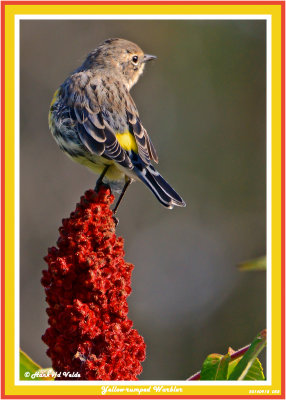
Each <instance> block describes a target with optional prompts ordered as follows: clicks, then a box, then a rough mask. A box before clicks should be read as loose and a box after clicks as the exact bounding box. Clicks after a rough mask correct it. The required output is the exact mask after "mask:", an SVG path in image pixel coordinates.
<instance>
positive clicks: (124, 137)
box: [116, 132, 138, 153]
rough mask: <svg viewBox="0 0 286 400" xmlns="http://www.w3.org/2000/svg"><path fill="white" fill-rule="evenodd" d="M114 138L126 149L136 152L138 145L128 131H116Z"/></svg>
mask: <svg viewBox="0 0 286 400" xmlns="http://www.w3.org/2000/svg"><path fill="white" fill-rule="evenodd" d="M116 139H117V140H118V142H119V144H120V146H121V147H122V148H123V149H124V150H126V151H131V150H133V151H134V152H135V153H138V147H137V143H136V140H135V137H134V136H133V135H132V133H130V132H124V133H116Z"/></svg>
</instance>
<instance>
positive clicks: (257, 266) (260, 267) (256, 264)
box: [238, 256, 266, 271]
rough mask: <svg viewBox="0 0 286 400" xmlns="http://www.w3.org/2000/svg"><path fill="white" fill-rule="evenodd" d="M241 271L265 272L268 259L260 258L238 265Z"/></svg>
mask: <svg viewBox="0 0 286 400" xmlns="http://www.w3.org/2000/svg"><path fill="white" fill-rule="evenodd" d="M238 268H239V269H240V270H241V271H265V270H266V257H265V256H263V257H258V258H254V259H252V260H247V261H244V262H242V263H241V264H238Z"/></svg>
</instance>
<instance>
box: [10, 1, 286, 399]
mask: <svg viewBox="0 0 286 400" xmlns="http://www.w3.org/2000/svg"><path fill="white" fill-rule="evenodd" d="M47 3H48V2H41V3H40V2H34V3H33V2H25V1H23V2H8V1H7V2H2V22H5V28H3V24H2V29H3V30H4V32H5V65H4V66H5V114H4V116H5V128H6V129H5V148H4V149H5V221H6V224H5V248H4V249H5V277H4V285H5V332H4V333H5V335H4V337H5V342H4V343H3V342H2V345H4V350H5V363H4V362H2V367H4V368H2V374H3V369H4V370H5V373H4V376H3V375H2V377H3V383H4V386H2V398H33V397H35V398H51V397H52V396H55V397H56V398H69V399H70V398H81V399H82V398H94V397H95V396H96V397H97V398H98V396H101V395H102V390H101V386H103V384H99V385H98V384H97V385H96V384H95V383H94V382H90V383H89V384H88V385H83V384H82V383H81V382H79V383H78V385H72V386H71V385H70V384H69V383H64V384H63V385H60V386H58V385H55V384H54V382H48V381H47V382H41V385H39V384H38V383H39V382H32V385H16V384H15V368H19V366H18V365H14V359H15V345H14V332H15V322H14V314H15V312H14V311H15V300H14V299H15V296H14V295H15V273H14V265H15V259H14V254H15V253H14V252H15V243H14V239H15V238H14V234H15V231H14V222H15V219H14V218H15V215H14V213H15V209H14V206H15V187H14V184H15V181H14V176H15V175H14V173H15V168H14V161H15V158H14V157H15V151H14V144H15V138H14V129H15V114H14V113H15V86H14V85H15V75H14V73H15V58H14V55H15V25H14V24H15V16H16V15H19V14H20V15H32V14H36V15H43V16H44V15H61V14H65V15H66V14H69V15H78V14H96V15H99V14H104V15H108V14H112V15H115V14H118V15H120V14H124V15H125V14H131V15H133V14H138V15H140V14H144V15H148V14H149V15H156V14H160V15H161V14H166V15H177V14H181V15H182V14H186V15H187V14H192V15H195V14H200V15H203V14H208V15H222V14H224V15H228V14H229V15H270V16H271V20H272V43H271V48H272V85H271V88H272V140H271V141H272V179H271V180H272V195H271V199H272V200H271V201H272V238H271V241H272V278H271V282H272V283H271V286H272V288H271V289H272V290H271V293H272V312H271V316H272V321H271V325H272V335H271V349H272V354H271V356H272V382H271V385H266V384H265V385H264V384H261V385H260V384H259V386H258V385H253V384H252V383H251V382H249V384H247V385H241V384H239V383H236V382H234V383H233V385H232V386H226V385H224V384H223V383H219V384H217V385H210V384H209V385H204V386H198V385H196V384H195V383H193V382H187V381H186V383H182V382H181V381H178V384H177V385H176V387H177V388H180V389H181V391H180V392H162V391H161V392H160V393H158V392H156V390H155V389H154V386H155V385H156V382H155V381H154V384H151V385H150V384H149V383H148V384H146V383H145V382H144V381H138V382H137V383H136V386H134V384H132V385H131V383H129V382H126V383H125V384H124V387H126V388H134V387H138V388H144V387H146V388H147V387H150V386H151V390H150V391H148V392H145V393H144V392H142V393H141V394H140V397H142V398H143V397H144V398H145V397H146V398H148V397H149V398H154V397H156V396H158V395H161V396H162V395H164V397H167V396H168V397H169V396H170V398H171V397H172V396H178V395H179V396H178V397H177V398H191V397H194V398H198V397H201V398H223V397H224V396H225V397H226V398H235V397H236V398H241V397H243V396H244V397H245V398H252V397H262V398H266V397H269V398H284V397H283V396H284V386H285V381H283V380H282V374H283V371H284V366H283V362H284V356H283V354H282V353H281V351H282V349H283V345H282V344H283V343H284V342H283V340H284V338H283V336H284V331H283V333H282V331H281V329H282V326H281V312H282V310H283V309H282V308H281V304H282V299H283V296H284V293H283V292H282V291H281V273H282V269H281V267H284V266H282V265H281V262H282V259H281V254H282V253H281V251H284V249H282V248H281V195H282V191H281V190H282V189H281V165H282V164H281V163H282V161H283V163H284V160H281V129H282V126H281V117H282V115H281V94H282V93H281V76H283V75H281V72H282V73H283V70H282V69H281V68H282V67H281V61H282V59H281V48H282V47H281V45H282V43H281V38H282V33H283V30H284V27H283V26H282V24H284V19H283V14H284V4H283V3H284V2H282V1H280V2H267V3H263V2H260V3H259V2H256V3H255V2H252V3H251V2H245V3H243V2H237V3H235V2H232V3H231V2H226V3H224V4H221V2H220V3H219V2H217V3H216V2H213V3H206V2H205V3H203V2H201V3H198V2H197V4H191V2H189V3H184V4H183V3H182V2H180V3H177V4H166V3H165V4H164V3H159V2H158V3H157V4H154V3H152V4H151V3H149V4H146V3H147V2H144V3H143V2H142V4H140V3H137V4H135V3H130V4H126V2H125V4H119V3H113V4H111V3H108V2H106V3H105V4H103V2H101V4H94V3H92V2H91V3H89V4H88V3H87V2H82V3H81V4H75V3H72V2H66V3H60V2H54V4H51V2H50V4H47ZM2 33H3V31H2ZM2 51H3V49H2ZM2 57H3V53H2ZM2 66H3V64H2ZM2 110H3V108H2ZM2 116H3V115H2ZM2 126H3V125H2ZM2 134H3V132H2ZM282 134H283V132H282ZM2 143H3V142H2ZM2 232H3V231H2ZM3 267H4V266H3V265H2V268H3ZM2 277H3V275H2ZM2 287H3V286H2ZM284 291H285V288H284ZM2 310H3V309H2ZM281 346H282V347H281ZM2 356H3V355H2ZM25 383H27V382H25ZM217 383H218V382H217ZM105 386H106V385H105ZM109 386H110V387H112V386H114V387H115V386H118V387H122V386H121V384H120V383H116V385H109ZM171 386H173V387H174V385H169V383H168V381H166V384H165V385H164V389H168V388H169V389H170V388H171ZM253 390H256V393H253V392H251V391H253ZM260 390H262V392H259V391H260ZM120 395H121V396H118V392H114V393H110V392H109V393H108V394H106V395H105V396H103V397H107V396H108V397H114V398H116V397H117V398H120V397H121V398H126V397H130V398H131V397H133V396H134V392H133V393H132V392H131V393H130V392H128V391H127V390H126V391H124V392H122V393H120ZM185 396H186V397H185ZM135 397H137V398H138V395H137V396H135ZM173 398H175V397H173Z"/></svg>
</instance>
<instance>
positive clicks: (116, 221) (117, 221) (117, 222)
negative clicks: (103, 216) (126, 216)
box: [112, 214, 119, 226]
mask: <svg viewBox="0 0 286 400" xmlns="http://www.w3.org/2000/svg"><path fill="white" fill-rule="evenodd" d="M112 218H113V221H114V223H115V226H117V225H118V224H119V219H118V218H117V217H115V215H114V214H113V216H112Z"/></svg>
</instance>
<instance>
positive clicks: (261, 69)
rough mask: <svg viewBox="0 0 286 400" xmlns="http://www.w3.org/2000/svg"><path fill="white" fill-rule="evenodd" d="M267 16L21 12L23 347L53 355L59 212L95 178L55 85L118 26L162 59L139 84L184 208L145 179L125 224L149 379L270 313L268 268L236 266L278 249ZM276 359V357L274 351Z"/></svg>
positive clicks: (194, 359) (146, 116) (192, 365)
mask: <svg viewBox="0 0 286 400" xmlns="http://www.w3.org/2000/svg"><path fill="white" fill-rule="evenodd" d="M265 28H266V25H265V21H251V20H245V21H242V20H241V21H240V20H230V21H224V20H221V21H219V20H217V21H215V20H214V21H211V20H209V21H207V20H205V21H203V20H202V21H191V20H189V21H187V20H186V21H139V20H138V21H137V20H132V21H131V20H129V21H124V20H122V21H108V20H106V21H98V20H87V21H72V20H71V21H46V20H42V21H29V20H27V21H22V22H21V26H20V40H21V42H20V52H21V56H20V68H21V76H20V84H21V105H20V106H21V121H20V128H21V131H20V145H21V290H20V292H21V301H20V302H21V324H20V326H21V332H20V333H21V347H22V348H23V349H24V351H25V352H27V353H28V354H29V355H30V356H31V357H32V358H33V359H34V360H35V361H36V362H38V363H39V364H40V365H42V366H43V367H47V366H49V365H50V364H51V363H50V360H49V358H48V357H47V356H46V354H45V351H46V349H47V348H46V346H45V345H44V344H43V342H42V341H41V335H42V334H43V333H44V332H45V329H46V328H47V315H46V312H45V308H46V306H47V305H46V303H45V295H44V289H43V287H42V286H41V284H40V279H41V271H42V269H45V268H46V264H45V262H44V261H43V257H44V256H45V255H46V254H47V248H48V247H49V246H52V245H55V243H56V240H57V238H58V231H57V230H58V227H59V226H60V225H61V219H62V218H64V217H67V216H68V215H69V214H70V212H71V211H73V210H74V208H75V204H76V202H77V201H78V200H79V198H80V196H81V195H82V194H83V193H84V191H85V190H87V189H89V188H93V187H94V186H95V182H96V176H95V175H93V174H92V173H91V172H89V170H87V169H86V168H84V167H82V166H80V165H78V164H75V163H73V162H72V161H71V160H70V159H68V158H67V157H66V156H65V155H64V154H63V153H62V152H61V151H60V150H59V148H58V147H57V145H56V143H55V142H54V139H53V138H52V136H51V134H50V133H49V130H48V123H47V114H48V108H49V103H50V101H51V98H52V95H53V93H54V91H55V90H56V89H57V87H58V86H59V85H60V84H61V83H62V82H63V81H64V79H65V78H66V76H67V75H68V74H69V73H70V72H71V71H73V70H74V69H75V68H76V67H78V66H79V65H80V64H81V63H82V61H83V60H84V58H85V56H86V54H87V53H88V52H89V51H90V50H92V49H93V48H95V47H96V46H97V45H98V44H99V43H100V42H101V41H103V40H104V39H106V38H109V37H122V38H125V39H128V40H131V41H134V42H135V43H137V44H138V45H139V46H140V47H141V48H142V49H143V50H144V51H145V52H147V53H151V54H155V55H157V56H158V60H157V61H155V62H152V63H150V64H148V66H147V68H146V69H145V73H144V75H143V76H142V77H141V79H140V80H139V82H138V84H137V85H136V86H135V87H134V88H133V89H132V96H133V98H134V99H135V102H136V104H137V107H138V109H139V112H140V117H141V119H142V121H143V123H144V126H145V128H146V129H147V131H148V133H149V134H150V136H151V138H152V141H153V143H154V145H155V147H156V149H157V152H158V155H159V166H158V169H159V171H160V172H161V173H162V175H163V176H164V177H165V178H166V179H167V180H168V181H169V182H170V183H171V184H172V185H173V187H174V188H175V189H176V190H177V191H178V192H179V193H180V194H181V195H182V197H183V198H184V200H185V201H186V203H187V207H186V208H184V209H178V208H175V209H174V210H172V211H170V210H167V209H165V208H163V207H162V206H161V205H160V204H159V203H158V202H157V200H156V199H155V197H154V196H153V195H152V193H151V192H150V191H149V190H148V189H147V188H146V187H145V186H144V185H142V184H141V183H134V184H133V185H132V186H131V188H130V189H129V190H128V193H127V195H126V197H125V199H124V201H123V203H122V205H121V207H120V209H119V214H118V216H119V219H120V223H119V226H118V234H120V235H122V236H123V237H124V239H125V250H126V260H127V261H129V262H132V263H133V264H135V269H134V272H133V284H132V287H133V292H132V295H131V297H130V298H129V306H130V314H129V316H130V318H131V319H132V320H133V321H134V327H135V328H136V329H137V330H138V331H139V333H140V334H141V335H143V336H144V339H145V341H146V343H147V359H146V361H145V362H144V364H143V370H144V372H143V374H142V375H141V377H140V379H145V380H146V379H150V380H159V379H162V380H165V379H166V380H184V379H186V378H188V377H189V376H190V375H191V374H193V373H194V372H196V371H197V370H199V369H200V367H201V364H202V362H203V360H204V358H205V357H206V356H207V355H208V354H209V353H212V352H217V353H225V352H226V351H227V348H228V346H232V347H233V348H234V349H238V348H239V347H242V346H244V345H246V344H247V343H249V342H250V341H251V340H252V339H253V338H254V337H255V336H256V334H257V333H258V332H259V331H260V330H261V329H263V328H264V327H265V324H266V315H265V314H266V311H265V310H266V282H265V273H264V272H252V273H247V272H241V271H238V270H237V267H236V265H237V264H238V263H239V262H241V261H243V260H246V259H249V258H252V257H256V256H259V255H263V254H265V251H266V248H265V247H266V240H265V237H266V221H265V212H266V208H265V207H266V202H265V199H266V193H265V190H266V183H265V173H266V155H265V153H266V147H265V146H266V140H265V139H266V133H265V132H266V127H265V120H266V115H265V107H266V102H265V92H266V87H265V82H266V66H265V60H266V49H265V46H266V41H265V38H266V29H265ZM262 360H263V363H264V365H265V356H263V357H262Z"/></svg>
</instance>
